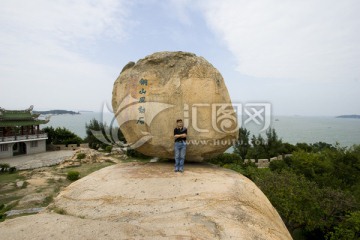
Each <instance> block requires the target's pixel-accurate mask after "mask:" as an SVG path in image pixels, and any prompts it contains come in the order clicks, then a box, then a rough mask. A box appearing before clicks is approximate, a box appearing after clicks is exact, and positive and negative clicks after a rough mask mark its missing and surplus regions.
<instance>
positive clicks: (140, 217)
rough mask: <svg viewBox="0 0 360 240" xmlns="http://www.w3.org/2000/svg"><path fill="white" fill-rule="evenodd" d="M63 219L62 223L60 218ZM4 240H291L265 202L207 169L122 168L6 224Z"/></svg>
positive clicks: (233, 178)
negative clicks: (41, 211) (40, 210)
mask: <svg viewBox="0 0 360 240" xmlns="http://www.w3.org/2000/svg"><path fill="white" fill-rule="evenodd" d="M56 212H58V213H62V214H63V215H59V214H56ZM0 232H1V239H3V240H7V239H48V238H49V237H51V238H52V239H238V240H254V239H263V240H288V239H292V238H291V236H290V234H289V232H288V230H287V229H286V227H285V224H284V223H283V221H282V220H281V217H280V216H279V214H278V213H277V211H276V210H275V208H274V207H273V206H272V205H271V203H270V202H269V200H268V199H267V198H266V196H265V195H264V194H263V193H262V192H261V191H260V189H259V188H258V187H257V186H256V185H255V184H254V183H253V182H252V181H250V180H249V179H247V178H246V177H244V176H242V175H241V174H238V173H236V172H234V171H231V170H228V169H223V168H219V167H215V166H212V165H209V164H204V163H194V164H187V165H185V172H184V173H174V172H173V164H172V163H170V162H168V163H139V162H138V163H134V162H132V163H121V164H117V165H113V166H110V167H107V168H103V169H101V170H99V171H97V172H94V173H92V174H91V175H88V176H86V177H84V178H82V179H80V180H78V181H76V182H74V183H73V184H71V185H70V186H68V187H67V188H66V189H65V190H63V191H62V192H61V193H60V194H59V195H58V196H57V197H56V198H55V201H54V203H53V205H51V206H49V207H48V210H47V211H46V212H44V213H40V214H37V215H33V216H26V217H19V218H16V219H9V220H6V221H5V222H3V223H0Z"/></svg>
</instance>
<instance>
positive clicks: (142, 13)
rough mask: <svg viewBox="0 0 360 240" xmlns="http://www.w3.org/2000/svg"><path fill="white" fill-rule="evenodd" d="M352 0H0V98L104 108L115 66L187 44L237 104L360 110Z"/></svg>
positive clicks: (278, 110) (319, 111)
mask: <svg viewBox="0 0 360 240" xmlns="http://www.w3.org/2000/svg"><path fill="white" fill-rule="evenodd" d="M359 10H360V1H358V0H343V1H338V0H311V1H310V0H302V1H292V0H276V1H275V0H251V1H250V0H248V1H245V0H221V1H220V0H192V1H190V0H169V1H166V0H133V1H129V0H77V1H70V0H54V1H48V0H32V1H28V0H1V1H0V107H3V108H6V109H25V108H28V107H29V106H30V105H34V106H35V110H50V109H66V110H75V111H77V110H90V111H100V110H101V109H102V107H103V105H104V104H108V105H111V104H110V103H111V97H112V96H111V94H112V88H113V83H114V81H115V80H116V78H117V77H118V75H119V73H120V71H121V69H122V67H123V66H124V65H126V64H127V63H128V62H129V61H137V60H139V59H141V58H143V57H145V56H147V55H150V54H152V53H154V52H158V51H186V52H193V53H195V54H196V55H198V56H202V57H204V58H205V59H207V60H208V61H209V62H210V63H211V64H213V66H214V67H216V68H217V69H218V70H219V71H220V72H221V74H222V76H223V77H224V80H225V83H226V85H227V88H228V91H229V94H230V97H231V100H232V102H236V103H242V104H245V103H254V102H257V103H270V104H271V106H272V111H273V114H275V115H303V116H336V115H341V114H360V104H359V103H360V14H359V13H358V12H359Z"/></svg>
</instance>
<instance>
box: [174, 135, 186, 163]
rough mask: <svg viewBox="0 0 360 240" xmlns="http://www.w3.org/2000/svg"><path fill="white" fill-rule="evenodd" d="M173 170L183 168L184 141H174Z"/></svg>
mask: <svg viewBox="0 0 360 240" xmlns="http://www.w3.org/2000/svg"><path fill="white" fill-rule="evenodd" d="M174 148H175V170H184V161H185V154H186V142H185V141H181V142H175V146H174Z"/></svg>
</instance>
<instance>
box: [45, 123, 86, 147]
mask: <svg viewBox="0 0 360 240" xmlns="http://www.w3.org/2000/svg"><path fill="white" fill-rule="evenodd" d="M43 131H44V132H46V133H47V134H48V140H47V144H50V143H53V144H65V145H68V144H80V143H82V142H83V140H82V138H81V137H79V136H78V135H76V134H75V133H73V132H71V131H70V130H69V129H67V128H64V127H62V128H61V127H57V128H55V129H54V128H53V127H46V128H44V129H43Z"/></svg>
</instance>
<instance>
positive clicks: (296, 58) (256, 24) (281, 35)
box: [201, 0, 360, 82]
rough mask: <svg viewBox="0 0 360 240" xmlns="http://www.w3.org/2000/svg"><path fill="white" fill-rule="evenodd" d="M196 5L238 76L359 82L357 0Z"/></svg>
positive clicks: (241, 1) (232, 1)
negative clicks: (229, 54)
mask: <svg viewBox="0 0 360 240" xmlns="http://www.w3.org/2000/svg"><path fill="white" fill-rule="evenodd" d="M201 5H202V9H203V10H204V12H205V13H204V14H205V18H206V21H207V22H208V24H209V26H210V28H211V29H213V31H214V32H215V33H216V34H217V36H218V37H219V38H220V39H221V40H222V41H224V42H225V44H226V46H227V47H228V49H229V50H230V51H231V52H232V53H233V54H234V55H235V57H236V59H237V63H238V66H237V70H238V71H240V72H241V73H242V74H246V75H251V76H255V77H264V78H283V79H300V80H301V81H308V82H310V81H321V82H332V81H354V79H359V78H360V68H359V67H358V65H359V62H360V44H359V42H360V31H359V29H360V17H359V14H358V9H360V2H359V1H356V0H346V1H337V0H331V1H330V0H316V1H308V0H306V1H290V0H276V1H275V0H268V1H262V0H252V1H246V0H225V1H216V0H211V1H203V2H202V4H201Z"/></svg>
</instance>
